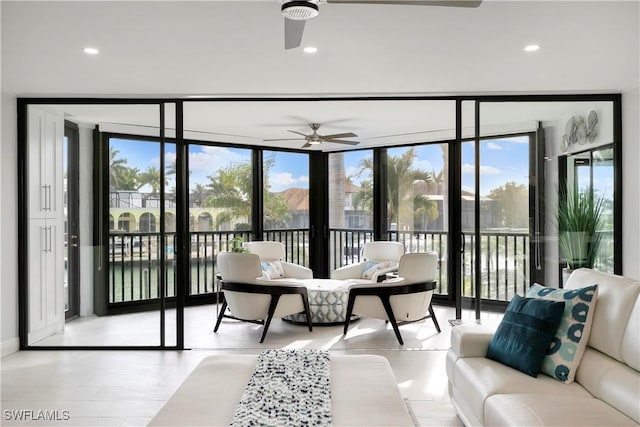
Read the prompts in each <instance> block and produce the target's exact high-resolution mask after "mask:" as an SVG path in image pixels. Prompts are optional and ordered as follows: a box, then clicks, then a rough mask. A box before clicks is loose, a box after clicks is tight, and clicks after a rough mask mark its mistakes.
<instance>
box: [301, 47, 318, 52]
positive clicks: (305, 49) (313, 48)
mask: <svg viewBox="0 0 640 427" xmlns="http://www.w3.org/2000/svg"><path fill="white" fill-rule="evenodd" d="M302 50H304V53H316V52H317V51H318V48H317V47H315V46H307V47H305V48H304V49H302Z"/></svg>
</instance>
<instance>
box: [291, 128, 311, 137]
mask: <svg viewBox="0 0 640 427" xmlns="http://www.w3.org/2000/svg"><path fill="white" fill-rule="evenodd" d="M287 132H291V133H295V134H298V135H302V136H304V137H305V138H306V137H307V136H308V135H305V134H304V133H302V132H297V131H295V130H288V129H287Z"/></svg>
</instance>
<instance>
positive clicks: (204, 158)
mask: <svg viewBox="0 0 640 427" xmlns="http://www.w3.org/2000/svg"><path fill="white" fill-rule="evenodd" d="M111 144H112V147H113V149H115V150H118V151H119V154H118V156H119V157H122V158H126V159H127V165H128V166H129V167H137V168H138V169H139V170H140V171H141V172H144V171H145V170H146V169H147V168H148V167H149V166H153V167H156V168H159V165H160V145H159V144H157V143H155V142H146V141H128V140H119V139H112V140H111ZM166 147H167V153H166V162H167V164H171V162H172V161H174V160H175V149H174V147H173V145H172V144H166ZM189 150H190V154H189V167H190V171H191V174H190V177H189V180H190V185H191V187H193V186H195V185H196V184H198V183H200V184H202V185H205V184H207V183H208V182H209V179H208V178H207V177H208V176H209V175H211V174H213V173H214V172H215V171H217V170H219V169H220V168H224V167H227V166H229V165H230V164H232V163H238V162H248V161H250V159H251V151H250V150H248V149H238V148H228V147H213V146H205V145H201V146H200V145H191V146H190V147H189ZM404 150H406V148H404V147H399V148H390V149H389V155H399V154H401V153H402V152H403V151H404ZM416 151H417V159H416V161H415V163H414V165H415V166H416V167H417V168H419V169H422V170H425V171H432V170H435V171H436V172H439V171H441V170H442V167H443V158H442V150H441V148H440V145H439V144H432V145H424V146H416ZM272 155H273V156H275V164H274V166H273V168H272V169H271V171H270V176H269V182H270V183H271V189H272V191H282V190H284V189H286V188H290V187H300V188H308V187H309V164H308V161H307V158H306V156H305V155H304V154H300V153H290V152H282V151H279V152H278V151H267V152H265V154H264V156H265V158H268V157H270V156H272ZM371 155H372V151H371V150H358V151H351V152H346V153H345V156H344V159H345V173H346V175H347V176H354V175H355V173H356V171H357V168H358V164H359V163H360V161H361V160H362V159H363V158H367V157H371ZM462 160H463V161H462V164H463V166H462V185H463V188H464V189H465V190H470V191H473V188H474V179H473V173H474V167H473V163H474V154H473V143H465V144H463V159H462ZM480 164H481V166H480V171H481V180H480V183H481V186H480V194H481V195H487V194H488V192H489V191H490V190H491V189H493V188H496V187H498V186H500V185H504V184H505V183H506V182H508V181H513V182H516V183H517V184H525V185H526V184H528V182H529V178H528V174H529V164H528V138H527V137H519V138H508V139H493V140H489V141H482V142H481V149H480ZM168 179H169V186H170V187H171V186H173V185H175V182H174V181H173V177H172V176H169V177H168ZM362 179H367V177H366V176H364V175H363V176H361V177H360V178H357V177H354V178H353V182H354V183H355V184H358V183H359V182H360V181H361V180H362ZM142 191H145V189H144V188H143V189H142Z"/></svg>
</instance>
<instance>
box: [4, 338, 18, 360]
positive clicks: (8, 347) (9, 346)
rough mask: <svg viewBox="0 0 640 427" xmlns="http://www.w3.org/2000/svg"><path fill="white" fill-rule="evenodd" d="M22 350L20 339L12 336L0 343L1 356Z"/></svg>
mask: <svg viewBox="0 0 640 427" xmlns="http://www.w3.org/2000/svg"><path fill="white" fill-rule="evenodd" d="M18 350H20V339H19V338H18V337H15V338H11V339H10V340H7V341H5V342H3V343H1V344H0V358H2V357H5V356H8V355H10V354H13V353H15V352H17V351H18Z"/></svg>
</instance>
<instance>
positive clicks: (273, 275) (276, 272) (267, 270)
mask: <svg viewBox="0 0 640 427" xmlns="http://www.w3.org/2000/svg"><path fill="white" fill-rule="evenodd" d="M260 265H261V267H262V274H263V277H265V276H266V278H268V279H270V280H272V279H281V278H283V277H284V268H283V267H282V263H281V262H280V261H271V262H267V261H263V262H261V263H260Z"/></svg>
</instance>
